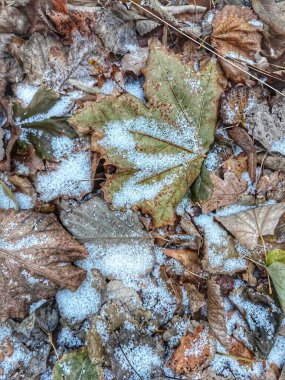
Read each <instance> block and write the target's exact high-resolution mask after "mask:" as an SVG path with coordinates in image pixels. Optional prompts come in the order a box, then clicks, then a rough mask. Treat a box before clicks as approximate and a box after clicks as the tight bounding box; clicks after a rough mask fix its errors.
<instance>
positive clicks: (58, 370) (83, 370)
mask: <svg viewBox="0 0 285 380" xmlns="http://www.w3.org/2000/svg"><path fill="white" fill-rule="evenodd" d="M63 378H64V379H65V380H78V379H81V380H100V379H102V377H101V370H100V368H99V367H98V366H97V365H96V364H92V363H91V362H90V359H89V356H88V351H87V348H81V349H79V350H75V351H71V352H68V353H67V354H64V355H63V357H62V358H61V359H59V360H58V361H57V362H56V364H55V367H54V374H53V379H54V380H62V379H63Z"/></svg>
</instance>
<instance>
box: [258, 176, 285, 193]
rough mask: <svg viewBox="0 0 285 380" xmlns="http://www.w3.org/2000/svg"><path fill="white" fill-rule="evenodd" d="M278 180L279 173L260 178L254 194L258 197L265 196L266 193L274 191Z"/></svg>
mask: <svg viewBox="0 0 285 380" xmlns="http://www.w3.org/2000/svg"><path fill="white" fill-rule="evenodd" d="M279 179H280V173H279V172H278V171H277V172H272V173H270V174H269V175H264V176H262V177H261V178H260V179H259V181H258V183H257V188H256V192H257V194H258V195H260V196H262V195H265V194H266V193H267V192H268V191H270V190H273V189H275V187H276V186H277V184H278V182H279Z"/></svg>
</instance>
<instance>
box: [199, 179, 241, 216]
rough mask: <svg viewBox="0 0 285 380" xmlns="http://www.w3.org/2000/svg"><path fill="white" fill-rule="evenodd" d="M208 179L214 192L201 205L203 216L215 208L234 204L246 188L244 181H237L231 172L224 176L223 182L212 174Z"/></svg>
mask: <svg viewBox="0 0 285 380" xmlns="http://www.w3.org/2000/svg"><path fill="white" fill-rule="evenodd" d="M210 177H211V182H212V184H213V187H214V191H213V193H212V195H211V198H210V199H209V200H208V201H207V202H205V203H203V204H202V211H203V213H204V214H208V213H209V212H210V211H213V210H215V209H216V208H219V207H223V206H228V205H231V204H233V203H236V202H237V201H238V200H239V198H240V197H241V195H242V193H243V192H244V191H245V190H246V189H247V187H248V185H247V182H246V181H245V180H243V179H240V180H238V179H237V177H236V176H235V175H234V174H232V173H231V172H226V173H225V174H224V180H222V179H221V178H220V177H218V176H216V175H215V174H212V173H211V174H210Z"/></svg>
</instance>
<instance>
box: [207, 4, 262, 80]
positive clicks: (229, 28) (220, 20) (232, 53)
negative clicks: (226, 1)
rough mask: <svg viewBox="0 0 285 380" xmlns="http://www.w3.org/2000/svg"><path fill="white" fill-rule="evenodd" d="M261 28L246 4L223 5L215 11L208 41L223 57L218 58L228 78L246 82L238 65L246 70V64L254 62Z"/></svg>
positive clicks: (246, 77)
mask: <svg viewBox="0 0 285 380" xmlns="http://www.w3.org/2000/svg"><path fill="white" fill-rule="evenodd" d="M261 31H262V24H261V23H260V22H258V20H257V18H256V15H255V13H254V12H253V11H252V10H251V9H250V8H248V7H245V8H240V7H237V6H235V5H226V6H225V7H224V8H223V9H222V10H220V11H218V12H217V13H216V15H215V16H214V20H213V33H212V37H211V41H212V46H213V47H214V48H215V50H216V52H217V53H218V54H220V55H221V56H223V57H224V58H226V59H227V61H226V60H225V59H222V58H219V57H218V59H219V62H220V64H221V66H222V68H223V70H224V72H225V74H226V77H227V78H228V79H231V80H233V81H234V82H235V83H247V81H248V79H249V77H248V75H247V74H246V73H245V72H244V71H241V70H240V69H239V68H242V69H243V70H245V71H247V66H246V65H247V64H251V65H254V64H256V56H257V55H258V53H259V52H260V50H261V46H260V44H261V34H260V33H259V32H261ZM232 63H234V65H235V66H234V65H232Z"/></svg>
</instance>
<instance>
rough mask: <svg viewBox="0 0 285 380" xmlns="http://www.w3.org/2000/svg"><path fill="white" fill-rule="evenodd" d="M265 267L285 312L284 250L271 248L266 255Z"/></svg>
mask: <svg viewBox="0 0 285 380" xmlns="http://www.w3.org/2000/svg"><path fill="white" fill-rule="evenodd" d="M266 268H267V272H268V273H269V275H270V277H271V280H272V282H273V285H274V288H275V290H276V293H277V295H278V298H279V302H280V305H281V308H282V310H283V312H285V276H284V272H285V251H283V250H282V249H273V250H272V251H270V252H268V253H267V255H266Z"/></svg>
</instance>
